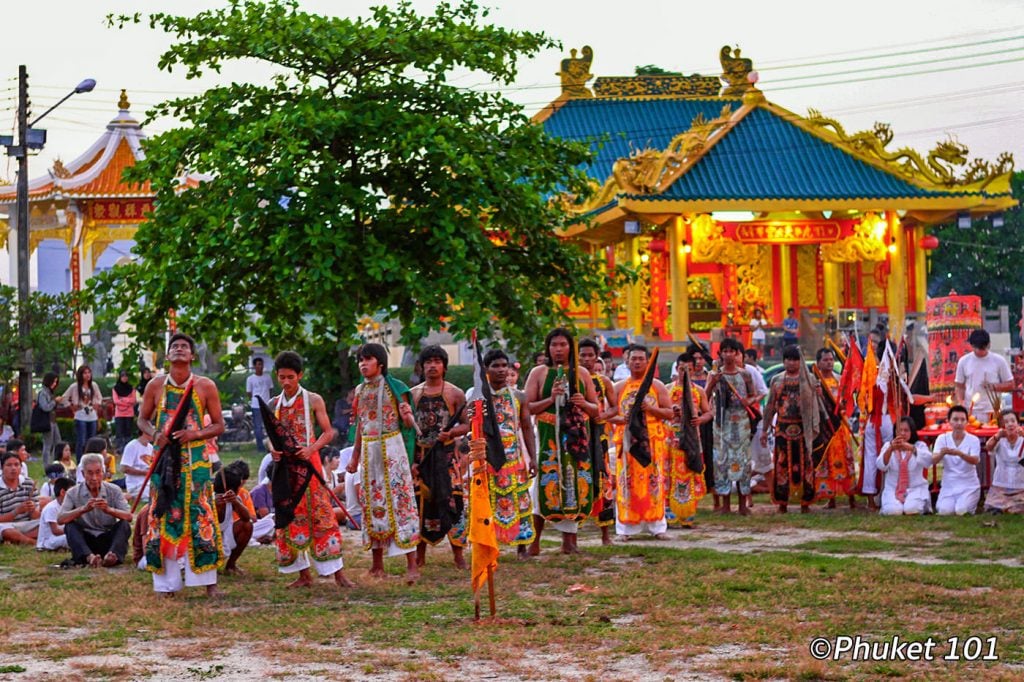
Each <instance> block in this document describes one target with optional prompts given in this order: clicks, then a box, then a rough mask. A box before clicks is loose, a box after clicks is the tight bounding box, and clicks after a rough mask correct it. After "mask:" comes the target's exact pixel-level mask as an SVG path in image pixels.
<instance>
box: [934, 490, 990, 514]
mask: <svg viewBox="0 0 1024 682" xmlns="http://www.w3.org/2000/svg"><path fill="white" fill-rule="evenodd" d="M980 499H981V487H980V486H979V487H977V488H973V489H971V490H950V491H949V492H948V493H947V492H946V489H945V488H942V489H941V490H940V491H939V499H938V500H936V501H935V512H936V513H937V514H941V515H943V516H948V515H951V514H956V515H957V516H963V515H964V514H973V513H974V511H975V510H976V509H977V508H978V500H980Z"/></svg>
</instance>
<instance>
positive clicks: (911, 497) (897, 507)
mask: <svg viewBox="0 0 1024 682" xmlns="http://www.w3.org/2000/svg"><path fill="white" fill-rule="evenodd" d="M975 502H977V500H975ZM931 510H932V497H931V493H930V492H928V486H919V487H917V488H910V489H909V490H907V496H906V498H905V499H904V501H903V502H900V501H899V500H897V499H896V493H895V492H893V491H889V490H883V491H882V508H881V510H880V511H879V513H880V514H883V515H885V516H899V515H900V514H926V513H928V512H930V511H931Z"/></svg>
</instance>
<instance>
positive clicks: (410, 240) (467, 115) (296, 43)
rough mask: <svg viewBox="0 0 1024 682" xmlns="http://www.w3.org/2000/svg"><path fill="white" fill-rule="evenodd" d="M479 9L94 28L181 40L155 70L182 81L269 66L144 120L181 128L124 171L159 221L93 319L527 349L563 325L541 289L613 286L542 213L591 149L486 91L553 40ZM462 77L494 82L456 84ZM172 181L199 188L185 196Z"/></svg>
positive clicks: (444, 7) (202, 330) (305, 338)
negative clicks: (366, 323) (388, 329)
mask: <svg viewBox="0 0 1024 682" xmlns="http://www.w3.org/2000/svg"><path fill="white" fill-rule="evenodd" d="M486 17H487V11H486V10H481V9H479V8H478V7H477V5H476V4H475V3H474V2H472V1H470V0H466V1H463V2H461V3H459V4H457V5H450V4H446V3H441V4H440V5H439V6H438V7H437V9H436V11H435V12H434V13H433V14H431V15H419V14H417V13H416V12H414V11H413V9H412V8H411V6H410V4H409V3H401V4H399V5H397V6H394V7H385V6H381V7H377V8H374V9H372V10H371V15H370V16H369V17H368V18H339V17H329V16H320V15H316V14H310V13H306V12H303V11H301V10H300V8H299V6H298V4H297V3H296V2H290V1H286V0H269V1H267V2H255V1H253V2H241V1H233V2H231V3H229V5H228V6H227V7H226V8H223V9H216V10H211V11H206V12H202V13H200V14H198V15H196V16H194V17H182V16H174V15H171V14H165V13H158V14H153V15H150V16H149V17H148V20H147V19H143V18H142V17H140V16H139V15H135V16H133V17H124V16H122V17H113V16H112V17H110V18H109V22H110V23H111V24H112V25H114V26H122V27H123V26H124V25H125V24H128V23H139V22H144V21H148V24H149V26H150V27H151V28H154V29H161V30H163V31H165V32H167V33H170V34H173V35H174V36H175V37H176V43H175V44H174V45H172V46H171V47H170V48H169V49H168V51H167V52H166V53H164V54H163V55H162V57H161V59H160V62H159V66H160V68H161V69H166V70H172V69H175V68H184V69H185V72H186V74H187V76H188V77H189V78H197V77H200V76H202V75H203V74H204V73H205V72H207V71H211V70H212V71H215V72H219V71H220V69H221V66H222V65H223V64H224V63H226V62H229V61H233V60H258V61H260V62H264V63H267V64H269V65H271V66H272V67H274V69H275V72H276V73H275V75H274V76H273V77H272V78H269V79H268V80H267V82H263V83H256V82H236V83H232V84H230V85H225V86H221V87H214V88H210V89H208V90H206V91H205V92H203V93H202V94H200V95H196V96H189V97H181V98H177V99H173V100H170V101H168V102H164V103H162V104H160V105H158V106H157V107H156V108H155V109H153V110H151V111H150V112H149V115H150V117H156V116H161V115H172V116H175V117H177V118H178V120H180V121H181V123H182V125H180V127H176V128H174V129H172V130H169V131H167V132H165V133H162V134H159V135H157V136H155V137H153V138H151V139H149V140H148V141H147V142H146V143H145V147H144V150H145V154H146V158H145V159H144V160H142V161H140V162H139V163H138V164H137V165H136V166H135V167H134V168H132V169H130V170H129V171H127V173H126V178H127V179H129V180H132V181H137V182H138V181H143V180H146V179H148V180H150V181H151V183H152V187H153V189H154V191H155V193H156V208H155V210H154V212H153V214H151V215H150V217H149V219H148V220H147V222H145V223H144V224H142V225H141V227H140V228H139V230H138V233H137V236H136V242H137V246H136V252H137V254H139V255H140V256H141V258H140V260H139V261H138V262H135V263H131V264H125V265H118V266H116V267H114V268H112V269H111V270H109V271H108V272H105V273H103V274H101V275H99V276H97V277H96V278H95V279H94V280H93V281H92V287H93V288H92V293H93V302H94V303H95V305H96V306H97V307H98V308H100V309H103V310H105V311H106V313H107V314H108V315H119V314H122V313H125V312H127V313H128V316H129V317H128V320H129V322H130V323H131V324H132V325H134V328H135V329H136V331H137V333H138V335H139V339H140V340H141V341H142V342H144V343H151V344H152V343H156V342H157V340H158V339H159V338H160V335H161V334H162V333H163V331H164V329H165V320H164V316H165V313H166V311H167V310H168V309H170V308H174V309H175V310H176V311H177V314H178V323H179V326H180V327H181V328H183V329H186V330H189V331H191V332H193V333H195V334H197V335H199V336H202V337H203V338H204V339H206V340H208V341H209V340H227V339H229V338H232V339H234V340H236V341H244V340H246V339H247V337H248V336H249V335H251V336H254V337H255V338H256V339H257V340H259V341H263V342H264V343H266V344H267V345H269V346H270V347H271V348H282V347H287V346H293V347H299V348H303V347H307V346H308V345H310V344H324V343H327V344H334V345H335V346H337V347H338V348H343V347H344V346H346V345H348V344H349V343H350V342H351V341H353V340H354V339H355V338H356V334H357V328H356V321H357V319H358V318H359V317H360V316H362V315H365V314H373V313H380V312H382V311H383V312H384V313H385V314H386V315H387V316H389V317H392V318H397V319H398V320H400V321H401V323H402V325H403V338H404V339H405V340H407V341H409V340H415V339H419V338H421V337H422V336H424V335H425V334H426V333H427V332H428V331H429V330H431V329H437V328H440V327H443V326H445V325H447V327H448V328H449V329H450V330H451V331H452V332H453V333H454V334H456V335H458V336H462V337H465V336H467V335H468V333H469V331H470V330H472V329H478V330H479V331H480V333H481V335H491V334H495V333H497V332H500V333H501V334H502V335H503V336H504V337H505V338H506V339H508V340H509V341H510V342H511V343H513V345H517V346H518V347H525V346H526V345H528V344H533V343H535V341H536V339H538V338H539V337H540V336H541V335H542V334H543V330H544V328H545V327H548V326H551V325H554V324H556V323H557V322H560V321H562V320H564V311H562V310H561V309H560V306H559V305H558V303H557V300H556V298H555V297H556V296H558V295H566V296H569V297H571V298H573V299H577V300H589V299H590V297H591V296H592V295H595V294H596V295H598V296H601V295H602V294H603V293H604V292H607V291H608V290H609V287H610V286H611V284H612V282H611V281H610V278H608V277H607V274H606V273H605V271H604V269H603V266H602V264H601V263H600V262H598V261H597V260H595V259H593V258H592V257H591V256H590V255H588V254H586V253H584V252H583V251H582V250H581V249H579V248H578V247H576V246H575V245H572V244H569V243H567V242H565V241H564V240H562V239H560V238H559V237H558V236H557V230H558V228H560V227H562V226H565V225H567V224H569V223H570V222H573V221H574V220H575V219H574V218H572V217H571V216H570V215H569V214H568V213H566V209H565V208H564V207H563V206H561V205H560V204H559V202H557V201H554V200H552V197H554V196H556V195H558V194H559V193H561V192H567V193H569V194H571V195H576V196H583V195H585V194H586V192H587V183H586V178H585V176H584V174H583V173H582V171H581V170H580V168H581V166H582V165H583V164H585V163H586V162H587V161H588V160H589V158H590V157H589V152H588V151H587V150H586V149H585V148H584V147H583V146H580V145H577V144H575V143H569V142H565V141H560V140H556V139H553V138H550V137H548V136H546V135H545V133H544V132H543V130H542V127H541V126H539V125H535V124H533V123H531V121H530V120H529V118H528V117H527V116H526V115H525V113H524V112H523V110H522V108H521V107H520V106H519V105H516V104H514V103H512V102H511V101H509V100H508V99H507V98H506V97H505V96H504V95H503V94H502V93H501V89H502V88H503V87H508V86H509V85H510V84H511V83H512V82H513V81H514V79H515V77H516V73H517V70H516V69H517V67H516V64H517V60H518V59H520V58H522V57H530V56H533V55H535V54H537V53H538V52H539V51H540V50H542V49H547V48H551V47H557V43H556V42H555V41H554V40H553V39H551V38H549V37H548V36H546V35H544V34H542V33H533V32H526V31H513V30H509V29H505V28H501V27H498V26H494V25H489V24H487V23H485V19H486ZM466 72H469V73H471V74H472V75H471V76H470V80H468V81H462V82H473V80H472V79H476V80H484V81H487V82H488V85H487V86H484V87H481V88H479V89H472V88H466V87H460V86H457V85H455V84H454V83H453V76H455V75H461V74H463V73H466ZM185 171H187V172H192V173H204V174H207V175H208V176H209V179H208V180H207V181H205V182H202V183H201V184H200V185H199V186H198V187H194V188H190V189H187V190H185V191H182V186H181V183H182V174H183V172H185ZM140 300H144V301H145V303H144V304H142V305H137V304H136V302H138V301H140Z"/></svg>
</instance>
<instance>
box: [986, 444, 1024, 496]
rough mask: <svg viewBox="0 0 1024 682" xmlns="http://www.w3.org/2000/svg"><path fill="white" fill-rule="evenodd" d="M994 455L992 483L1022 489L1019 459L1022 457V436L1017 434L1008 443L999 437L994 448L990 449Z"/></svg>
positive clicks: (1023, 468)
mask: <svg viewBox="0 0 1024 682" xmlns="http://www.w3.org/2000/svg"><path fill="white" fill-rule="evenodd" d="M992 454H993V455H994V456H995V464H996V470H995V473H994V474H992V485H994V486H999V487H1000V488H1008V489H1010V490H1024V466H1021V465H1020V464H1019V461H1020V459H1021V458H1022V457H1024V436H1017V440H1016V441H1015V442H1014V443H1013V445H1011V444H1010V442H1009V441H1008V440H1006V439H1005V438H1000V439H999V442H998V443H997V444H996V449H995V450H993V451H992Z"/></svg>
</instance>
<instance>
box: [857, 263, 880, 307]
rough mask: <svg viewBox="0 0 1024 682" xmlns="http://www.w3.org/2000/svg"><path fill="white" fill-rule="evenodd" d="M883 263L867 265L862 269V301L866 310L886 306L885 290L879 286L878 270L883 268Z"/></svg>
mask: <svg viewBox="0 0 1024 682" xmlns="http://www.w3.org/2000/svg"><path fill="white" fill-rule="evenodd" d="M883 265H884V264H883V263H865V264H864V265H863V266H862V268H861V278H860V286H861V300H862V301H863V302H864V306H865V307H866V308H882V307H884V306H885V290H884V289H883V288H882V287H881V286H879V284H878V280H879V279H880V277H879V276H878V275H879V273H876V272H875V270H876V269H877V268H881V267H883Z"/></svg>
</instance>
